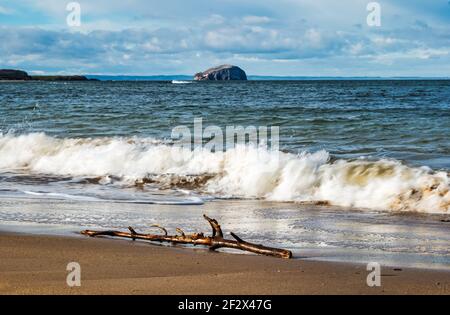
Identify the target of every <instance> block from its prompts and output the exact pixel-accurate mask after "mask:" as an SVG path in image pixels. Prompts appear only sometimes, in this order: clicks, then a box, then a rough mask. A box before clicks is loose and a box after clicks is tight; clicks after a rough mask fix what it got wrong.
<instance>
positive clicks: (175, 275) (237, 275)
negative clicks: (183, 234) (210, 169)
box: [0, 233, 450, 295]
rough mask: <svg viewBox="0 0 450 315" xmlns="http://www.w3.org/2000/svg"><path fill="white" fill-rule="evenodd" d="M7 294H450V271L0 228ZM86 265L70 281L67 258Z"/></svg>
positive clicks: (2, 283)
mask: <svg viewBox="0 0 450 315" xmlns="http://www.w3.org/2000/svg"><path fill="white" fill-rule="evenodd" d="M0 257H1V259H0V294H256V295H259V294H350V293H351V294H450V272H449V271H439V270H426V269H414V268H395V267H382V273H381V275H382V277H381V287H373V288H371V287H368V286H367V284H366V277H367V274H368V273H369V272H368V271H366V266H365V265H361V264H351V263H331V262H317V261H311V260H307V259H292V260H284V259H278V258H271V257H262V256H254V255H236V254H227V253H212V252H209V251H207V250H198V249H197V250H193V249H187V248H173V247H163V246H157V245H152V244H148V243H143V242H132V241H128V240H111V239H99V238H97V239H94V238H87V237H86V238H84V237H79V238H77V237H59V236H37V235H25V234H12V233H0ZM73 261H75V262H78V263H79V264H80V265H81V286H80V287H72V288H71V287H68V286H67V284H66V277H67V275H68V271H66V266H67V264H68V263H69V262H73Z"/></svg>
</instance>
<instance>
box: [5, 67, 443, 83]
mask: <svg viewBox="0 0 450 315" xmlns="http://www.w3.org/2000/svg"><path fill="white" fill-rule="evenodd" d="M248 80H250V81H331V80H332V81H339V80H341V81H349V80H350V81H357V80H358V81H361V80H371V81H373V80H380V81H383V80H388V81H389V80H450V77H402V76H398V77H395V76H394V77H381V76H373V77H370V76H367V77H358V76H349V77H344V76H265V75H249V76H248ZM16 81H192V75H184V74H175V75H102V74H84V75H81V74H78V75H51V74H49V75H29V74H28V73H27V72H26V71H22V70H13V69H0V82H16Z"/></svg>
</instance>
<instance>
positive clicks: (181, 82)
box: [172, 80, 194, 84]
mask: <svg viewBox="0 0 450 315" xmlns="http://www.w3.org/2000/svg"><path fill="white" fill-rule="evenodd" d="M172 83H173V84H191V83H194V82H193V81H181V80H172Z"/></svg>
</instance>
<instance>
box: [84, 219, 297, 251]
mask: <svg viewBox="0 0 450 315" xmlns="http://www.w3.org/2000/svg"><path fill="white" fill-rule="evenodd" d="M203 217H204V218H205V219H206V220H207V221H208V222H209V224H210V225H211V228H212V236H205V235H204V234H203V233H194V234H185V233H184V232H183V230H181V229H179V228H177V232H178V235H168V233H167V230H166V229H165V228H163V227H161V226H159V225H152V227H155V228H158V229H160V230H161V231H162V232H163V233H164V234H141V233H137V232H136V231H135V230H134V229H133V228H132V227H131V226H130V227H128V230H129V231H130V232H121V231H91V230H85V231H82V232H81V234H84V235H88V236H92V237H94V236H116V237H125V238H131V239H133V240H137V239H140V240H147V241H153V242H170V243H174V244H191V245H203V246H207V247H209V249H210V250H216V249H218V248H233V249H240V250H244V251H249V252H252V253H256V254H260V255H267V256H275V257H280V258H291V257H292V252H291V251H289V250H285V249H279V248H272V247H267V246H263V245H260V244H253V243H249V242H246V241H244V240H242V239H241V238H240V237H238V236H237V235H236V234H234V233H233V232H231V233H230V234H231V236H233V238H234V240H229V239H225V238H224V237H223V232H222V229H221V227H220V225H219V223H218V222H217V221H216V220H215V219H211V218H209V217H208V216H206V215H203Z"/></svg>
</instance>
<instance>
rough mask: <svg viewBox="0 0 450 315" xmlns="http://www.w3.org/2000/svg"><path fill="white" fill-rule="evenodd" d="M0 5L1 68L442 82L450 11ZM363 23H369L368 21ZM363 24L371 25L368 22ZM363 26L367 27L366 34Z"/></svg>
mask: <svg viewBox="0 0 450 315" xmlns="http://www.w3.org/2000/svg"><path fill="white" fill-rule="evenodd" d="M70 2H71V1H64V0H34V1H32V0H8V1H5V0H0V68H14V69H22V70H25V71H27V72H29V73H32V74H50V73H51V74H103V75H107V74H110V75H119V74H120V75H161V74H167V75H174V74H188V75H191V74H192V75H193V74H194V73H196V72H199V71H202V70H205V69H207V68H209V67H211V66H216V65H220V64H234V65H238V66H240V67H241V68H243V69H244V70H245V71H246V72H247V74H250V75H280V76H424V77H448V76H450V1H449V0H408V1H407V0H380V1H376V2H377V3H378V4H379V8H380V11H379V12H380V14H379V16H380V25H373V23H368V22H367V18H368V15H370V17H373V16H374V14H376V13H377V12H378V11H373V12H372V11H370V10H368V9H367V5H368V4H369V3H370V2H373V1H368V0H339V1H336V0H164V1H162V0H142V1H141V0H127V1H124V0H120V1H119V0H79V1H77V3H78V4H79V6H80V25H79V26H74V25H72V24H71V23H67V17H68V15H69V14H71V13H73V12H71V11H68V10H67V5H68V3H70ZM370 21H374V20H372V19H370ZM370 21H369V22H370ZM369 24H370V25H369Z"/></svg>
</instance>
